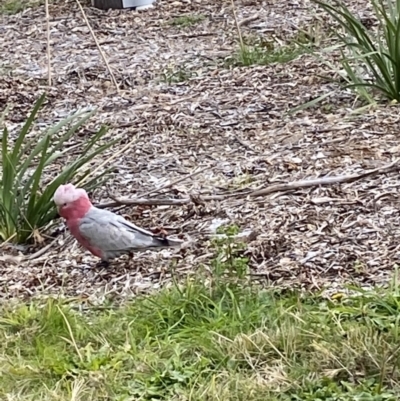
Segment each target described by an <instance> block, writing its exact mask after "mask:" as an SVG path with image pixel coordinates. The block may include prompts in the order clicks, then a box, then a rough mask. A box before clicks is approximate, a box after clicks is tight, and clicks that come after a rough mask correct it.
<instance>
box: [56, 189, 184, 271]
mask: <svg viewBox="0 0 400 401" xmlns="http://www.w3.org/2000/svg"><path fill="white" fill-rule="evenodd" d="M53 200H54V203H55V204H56V206H57V209H58V212H59V214H60V216H61V217H63V218H64V219H65V220H66V223H67V226H68V228H69V230H70V232H71V234H72V235H73V236H74V237H75V238H76V239H77V240H78V242H79V243H80V244H81V245H82V246H83V247H84V248H86V249H88V250H89V251H90V252H91V253H92V254H93V255H95V256H97V257H99V258H101V262H100V263H99V266H108V265H109V260H110V259H114V258H117V257H119V256H121V255H123V254H130V253H132V252H133V251H145V250H148V249H160V248H169V247H176V246H180V245H181V244H182V242H183V241H181V240H175V239H174V240H172V239H167V238H163V237H162V236H158V235H155V234H153V233H151V232H149V231H146V230H144V229H142V228H140V227H137V226H135V225H134V224H132V223H130V222H129V221H127V220H125V219H124V218H123V217H122V216H119V215H118V214H115V213H113V212H110V211H108V210H104V209H98V208H96V207H95V206H93V205H92V203H91V202H90V199H89V197H88V194H87V193H86V191H85V190H84V189H83V188H76V187H75V186H74V185H72V184H67V185H60V186H59V187H58V188H57V190H56V192H55V193H54V198H53Z"/></svg>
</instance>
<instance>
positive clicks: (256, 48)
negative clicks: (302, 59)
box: [225, 43, 304, 67]
mask: <svg viewBox="0 0 400 401" xmlns="http://www.w3.org/2000/svg"><path fill="white" fill-rule="evenodd" d="M303 53H304V50H302V49H301V48H300V47H298V46H295V45H287V46H281V47H274V46H265V45H264V44H257V43H256V44H243V45H241V46H239V48H238V50H237V51H236V52H235V53H234V54H233V55H232V56H231V57H228V58H227V59H226V60H225V65H227V66H242V67H248V66H251V65H268V64H274V63H282V64H284V63H288V62H289V61H291V60H294V59H295V58H297V57H298V56H300V55H301V54H303Z"/></svg>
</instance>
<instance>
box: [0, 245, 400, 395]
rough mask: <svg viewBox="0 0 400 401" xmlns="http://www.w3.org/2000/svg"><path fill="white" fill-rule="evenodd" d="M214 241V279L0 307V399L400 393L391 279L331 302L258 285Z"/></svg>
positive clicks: (396, 294)
mask: <svg viewBox="0 0 400 401" xmlns="http://www.w3.org/2000/svg"><path fill="white" fill-rule="evenodd" d="M218 247H219V248H218V251H217V255H216V258H215V260H214V262H213V264H212V271H213V275H212V277H210V275H207V274H206V272H205V271H204V272H201V273H199V275H198V276H196V277H195V278H192V279H188V280H187V281H186V282H185V283H182V284H179V285H178V284H175V285H173V286H171V287H170V288H165V289H162V290H161V291H159V292H157V293H153V294H151V295H148V296H141V297H138V298H136V299H135V300H131V301H129V302H127V303H125V304H123V305H115V304H112V303H111V302H110V303H109V304H108V305H106V306H103V307H101V308H93V307H91V308H90V307H88V308H79V307H77V306H78V302H77V301H76V300H75V301H73V300H71V301H70V302H68V301H65V300H64V301H61V300H51V299H49V300H47V301H42V302H39V301H38V302H35V301H32V302H30V303H28V304H22V303H19V304H16V305H15V304H14V305H11V304H6V305H3V306H2V307H1V311H0V315H1V318H0V399H4V400H35V401H40V400H46V401H47V400H75V401H77V400H82V401H83V400H84V401H89V400H93V401H94V400H96V401H98V400H118V401H122V400H124V401H125V400H126V401H127V400H148V401H150V400H208V401H211V400H227V401H230V400H232V401H233V400H235V401H239V400H246V401H256V400H257V401H265V400H269V401H292V400H293V401H295V400H298V401H314V400H326V401H353V400H371V401H372V400H374V401H379V400H397V399H398V394H399V391H400V373H399V369H398V368H399V366H400V361H399V348H400V325H399V320H400V317H399V316H400V315H399V310H400V291H399V289H398V288H397V286H396V285H393V286H392V287H391V288H390V289H386V290H376V291H370V292H365V291H361V290H357V291H356V293H357V294H356V295H354V296H351V297H343V298H339V299H336V300H327V299H324V298H322V297H320V296H319V295H312V294H300V293H296V292H278V291H273V290H261V289H260V288H256V287H255V286H252V285H250V283H249V282H248V281H247V279H246V271H247V264H246V260H245V259H243V258H241V257H240V248H237V247H236V246H234V245H232V243H225V244H224V243H220V244H219V245H218ZM82 309H83V311H82Z"/></svg>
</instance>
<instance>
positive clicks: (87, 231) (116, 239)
mask: <svg viewBox="0 0 400 401" xmlns="http://www.w3.org/2000/svg"><path fill="white" fill-rule="evenodd" d="M79 229H80V232H81V234H82V235H83V236H84V237H85V238H86V239H87V240H88V241H89V242H90V244H91V245H92V246H95V247H97V248H100V249H101V250H103V251H106V252H107V251H109V252H127V251H130V250H135V249H137V250H139V249H145V248H149V247H152V246H154V239H155V238H154V236H153V235H152V234H151V233H147V231H146V230H142V229H139V228H138V229H136V226H134V225H131V224H130V223H129V222H128V221H127V220H125V219H124V218H123V217H122V216H118V215H116V214H114V213H112V212H109V211H106V210H100V209H97V210H96V209H94V208H93V209H91V210H90V211H89V212H88V213H87V214H86V216H85V217H83V218H82V219H81V220H80V224H79Z"/></svg>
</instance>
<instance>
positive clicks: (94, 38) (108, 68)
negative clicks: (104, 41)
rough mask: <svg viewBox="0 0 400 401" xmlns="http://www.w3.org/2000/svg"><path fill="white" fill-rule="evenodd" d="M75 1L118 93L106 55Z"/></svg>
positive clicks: (82, 10)
mask: <svg viewBox="0 0 400 401" xmlns="http://www.w3.org/2000/svg"><path fill="white" fill-rule="evenodd" d="M76 2H77V3H78V6H79V9H80V10H81V13H82V15H83V19H84V20H85V23H86V25H87V27H88V29H89V31H90V33H91V35H92V38H93V40H94V42H95V43H96V46H97V49H98V50H99V52H100V55H101V57H102V59H103V61H104V63H105V65H106V67H107V70H108V73H109V74H110V76H111V80H112V81H113V84H114V85H115V89H116V90H117V92H118V93H119V86H118V83H117V80H116V79H115V76H114V74H113V72H112V70H111V67H110V65H109V64H108V61H107V57H106V55H105V54H104V52H103V50H102V48H101V46H100V43H99V41H98V40H97V38H96V35H95V33H94V31H93V29H92V27H91V26H90V23H89V20H88V19H87V16H86V13H85V10H84V9H83V7H82V4H81V3H80V1H79V0H76Z"/></svg>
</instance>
